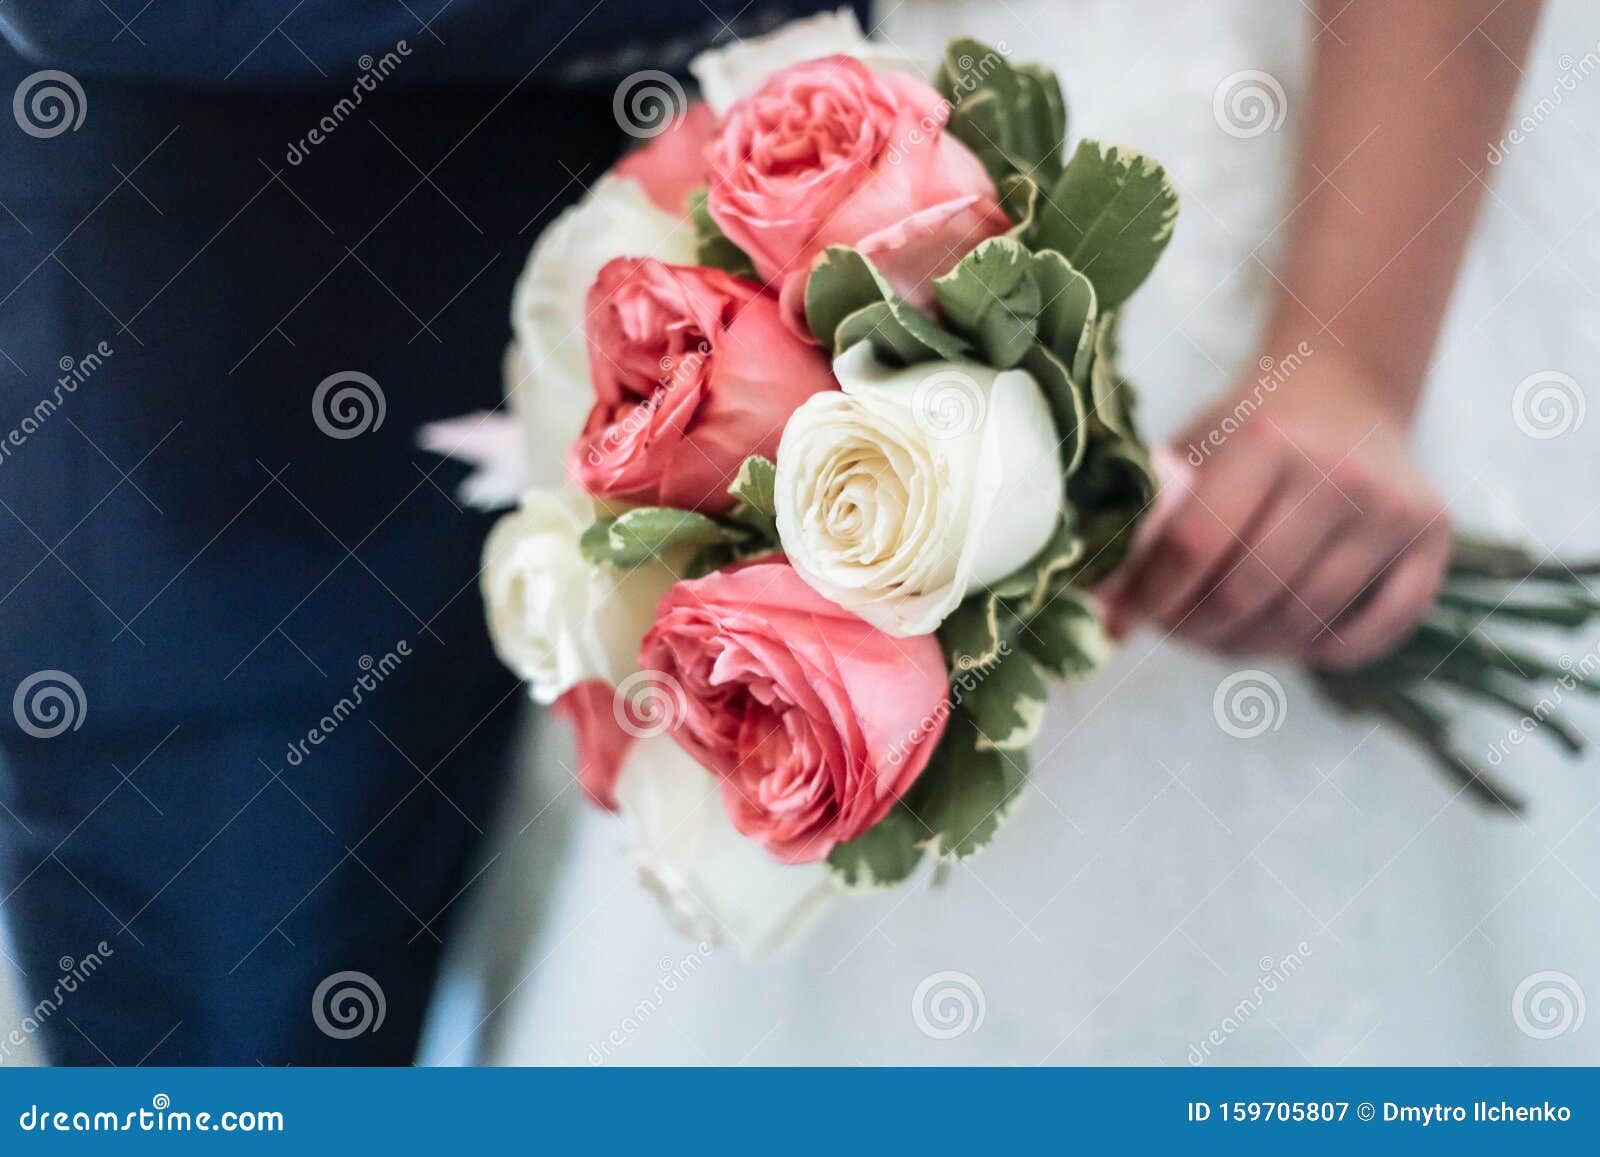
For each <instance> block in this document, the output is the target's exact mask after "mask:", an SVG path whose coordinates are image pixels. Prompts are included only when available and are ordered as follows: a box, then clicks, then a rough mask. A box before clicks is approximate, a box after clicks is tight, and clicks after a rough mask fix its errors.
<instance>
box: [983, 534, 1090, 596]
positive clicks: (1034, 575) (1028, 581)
mask: <svg viewBox="0 0 1600 1157" xmlns="http://www.w3.org/2000/svg"><path fill="white" fill-rule="evenodd" d="M1083 552H1084V542H1083V539H1082V537H1081V536H1080V535H1079V532H1078V528H1077V527H1076V526H1075V525H1074V524H1073V520H1072V519H1070V518H1063V519H1062V520H1061V521H1060V522H1059V523H1057V524H1056V529H1055V532H1054V533H1053V534H1051V536H1050V540H1049V541H1048V542H1046V543H1045V544H1044V547H1043V549H1041V550H1040V551H1039V553H1038V554H1036V555H1034V556H1033V558H1032V560H1030V561H1029V563H1028V565H1027V566H1024V567H1020V568H1018V569H1017V570H1015V571H1013V572H1012V573H1011V574H1009V575H1007V576H1006V577H1005V578H1003V579H1001V580H1000V581H999V582H998V583H995V584H994V586H993V587H991V588H990V589H991V590H992V591H993V592H994V593H995V594H996V595H999V596H1000V597H1001V598H1004V599H1005V600H1006V601H1007V602H1008V604H1010V605H1011V606H1012V607H1014V608H1015V610H1016V613H1017V614H1019V615H1021V616H1022V617H1023V618H1028V617H1030V616H1032V615H1033V614H1034V612H1036V611H1037V610H1038V609H1039V607H1041V606H1042V605H1044V602H1045V600H1046V599H1048V598H1049V597H1050V591H1051V588H1052V586H1059V585H1061V582H1060V581H1058V576H1065V575H1067V574H1069V573H1070V572H1071V569H1072V567H1073V565H1074V564H1075V563H1077V562H1078V560H1079V559H1081V558H1082V557H1083Z"/></svg>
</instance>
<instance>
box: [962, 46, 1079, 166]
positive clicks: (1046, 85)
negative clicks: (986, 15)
mask: <svg viewBox="0 0 1600 1157" xmlns="http://www.w3.org/2000/svg"><path fill="white" fill-rule="evenodd" d="M938 87H939V91H940V94H941V95H942V96H944V98H945V99H946V100H947V101H949V103H950V118H949V123H948V125H947V126H946V128H947V131H949V132H950V133H951V134H952V135H954V136H955V137H956V139H957V140H959V141H961V142H962V143H963V144H965V145H966V146H967V147H968V148H970V149H971V150H972V151H973V152H974V153H975V154H977V156H978V159H979V160H980V161H982V162H983V165H984V168H986V169H987V170H988V171H989V175H990V177H992V178H993V179H994V181H995V183H996V184H999V183H1000V182H1002V181H1004V180H1005V179H1006V178H1007V177H1009V176H1012V175H1013V174H1017V173H1020V174H1022V175H1023V176H1028V177H1033V178H1035V179H1037V180H1040V181H1043V182H1049V181H1053V180H1054V179H1055V177H1056V175H1057V174H1058V173H1059V172H1060V171H1061V147H1062V143H1063V140H1064V138H1065V137H1066V133H1067V108H1066V102H1065V101H1064V100H1063V99H1062V96H1061V86H1060V85H1059V84H1058V83H1057V82H1056V78H1055V76H1054V75H1053V74H1052V73H1051V72H1050V71H1049V70H1047V69H1044V68H1041V67H1039V66H1037V65H1020V66H1013V65H1011V64H1009V63H1008V62H1007V61H1006V59H1005V57H1004V56H1003V55H1002V54H1001V53H1000V52H998V51H996V50H995V49H993V48H990V47H989V46H988V45H986V44H983V43H982V42H980V41H977V40H973V39H970V38H968V37H958V38H956V39H954V40H951V41H950V42H949V44H948V45H947V46H946V47H945V51H944V58H943V59H942V61H941V62H940V68H939V76H938Z"/></svg>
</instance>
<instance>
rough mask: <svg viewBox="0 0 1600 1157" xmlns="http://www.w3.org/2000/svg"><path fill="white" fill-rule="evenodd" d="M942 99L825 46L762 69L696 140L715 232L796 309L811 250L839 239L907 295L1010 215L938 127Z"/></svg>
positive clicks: (967, 154)
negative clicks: (707, 137) (709, 134)
mask: <svg viewBox="0 0 1600 1157" xmlns="http://www.w3.org/2000/svg"><path fill="white" fill-rule="evenodd" d="M948 113H949V108H948V105H947V104H946V103H945V102H944V101H943V100H942V99H941V98H940V96H939V94H938V93H936V92H935V91H934V90H933V89H931V88H929V87H928V86H927V85H926V84H924V83H923V82H922V81H920V80H917V79H916V78H914V77H912V76H909V75H906V74H904V73H898V72H888V73H884V74H882V75H878V74H875V73H874V72H872V71H871V70H870V69H869V68H867V66H866V65H864V64H862V63H861V62H860V61H859V60H856V59H855V58H854V57H849V56H829V57H824V58H823V59H821V60H812V61H808V62H806V63H804V64H797V65H794V66H792V67H790V68H786V69H784V70H783V71H781V72H778V73H775V74H773V75H772V76H771V77H770V78H768V80H767V82H766V83H765V84H763V85H762V86H761V88H759V89H757V90H756V91H755V92H754V93H752V94H751V95H750V96H748V97H746V98H745V99H743V100H741V101H739V102H738V103H737V104H735V105H734V106H733V107H732V108H731V109H729V110H728V115H727V116H726V117H725V118H724V119H723V122H722V126H721V127H720V128H719V129H718V130H717V133H716V136H715V137H713V138H712V141H711V144H710V145H709V146H708V147H707V149H706V162H707V167H708V169H709V175H710V196H709V200H708V202H707V205H708V208H709V209H710V212H711V216H712V218H713V219H715V221H716V222H717V224H718V225H719V226H720V227H721V228H722V231H723V232H724V233H726V234H727V235H728V237H729V238H730V239H731V240H732V241H733V242H734V243H735V244H737V245H738V246H739V247H740V248H741V249H743V250H744V251H745V253H747V254H749V256H750V259H751V261H753V262H754V263H755V267H756V270H757V272H759V273H760V274H761V276H762V278H763V279H765V280H766V281H767V283H768V284H773V283H777V284H779V286H780V294H781V296H782V298H783V305H784V311H785V316H786V317H788V318H789V319H790V320H791V321H792V322H793V321H798V320H801V319H803V316H804V289H805V280H806V277H807V276H808V275H809V273H810V271H811V263H812V261H813V260H814V259H815V258H816V256H817V254H819V253H821V252H822V251H823V250H824V249H826V248H827V247H828V246H830V245H851V246H854V247H856V248H858V249H860V250H862V251H863V252H865V253H867V254H868V255H869V256H871V257H872V258H873V261H874V263H875V264H877V265H878V266H879V268H880V269H882V271H883V272H884V274H885V276H887V277H888V279H889V281H890V282H891V283H892V284H893V285H894V287H895V289H896V290H897V291H898V292H899V293H900V294H901V295H902V296H904V297H905V298H906V299H907V300H908V301H911V302H912V303H913V304H916V305H921V306H928V305H931V304H932V303H933V294H932V287H931V285H930V282H931V281H932V280H933V278H934V277H936V276H938V275H939V274H941V273H945V272H948V271H949V270H950V269H951V268H952V267H953V266H954V265H955V264H956V262H958V261H959V260H960V259H961V258H962V257H964V256H965V255H966V254H967V253H968V252H969V251H970V250H971V249H972V248H973V246H975V245H977V244H978V243H979V242H980V241H982V240H984V239H985V238H988V237H992V236H994V235H995V234H997V233H1002V232H1004V231H1005V230H1006V229H1008V228H1010V226H1011V223H1010V222H1009V221H1008V220H1006V216H1005V214H1004V213H1003V212H1002V211H1001V209H1000V205H999V202H998V200H997V198H996V195H995V188H994V182H992V181H991V180H990V179H989V175H988V173H987V172H985V171H984V168H983V164H982V163H981V162H980V161H979V160H978V158H977V157H976V156H974V155H973V154H972V152H971V151H970V150H968V149H967V147H966V146H965V145H963V144H962V143H961V142H960V141H958V140H956V139H955V138H954V137H952V136H950V135H949V134H947V133H946V132H944V127H943V126H944V122H945V120H946V118H947V116H948Z"/></svg>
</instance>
